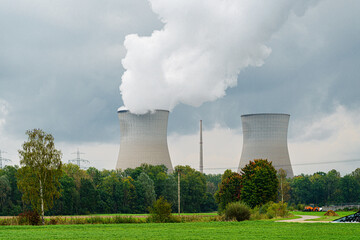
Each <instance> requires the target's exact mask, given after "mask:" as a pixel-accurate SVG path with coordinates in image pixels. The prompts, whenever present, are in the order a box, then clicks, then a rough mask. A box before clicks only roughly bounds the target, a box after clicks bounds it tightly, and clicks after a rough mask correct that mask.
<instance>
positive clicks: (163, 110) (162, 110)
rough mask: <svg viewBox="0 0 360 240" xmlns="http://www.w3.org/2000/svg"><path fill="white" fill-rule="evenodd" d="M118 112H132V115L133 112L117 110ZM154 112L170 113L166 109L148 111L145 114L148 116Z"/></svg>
mask: <svg viewBox="0 0 360 240" xmlns="http://www.w3.org/2000/svg"><path fill="white" fill-rule="evenodd" d="M117 112H118V113H123V112H130V113H131V111H130V110H117ZM152 112H168V113H169V112H170V111H169V110H165V109H154V110H153V111H151V110H148V111H147V112H146V113H144V114H147V113H152ZM134 114H136V113H134ZM136 115H143V114H136Z"/></svg>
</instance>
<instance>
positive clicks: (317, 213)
mask: <svg viewBox="0 0 360 240" xmlns="http://www.w3.org/2000/svg"><path fill="white" fill-rule="evenodd" d="M291 213H292V214H293V215H311V216H319V217H320V218H316V219H311V220H309V221H333V220H335V219H338V218H341V217H345V216H348V215H351V214H354V213H356V212H344V211H338V212H336V213H337V214H338V215H339V216H334V217H329V216H325V215H324V214H325V213H326V212H297V211H292V212H291Z"/></svg>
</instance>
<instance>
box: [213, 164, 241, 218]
mask: <svg viewBox="0 0 360 240" xmlns="http://www.w3.org/2000/svg"><path fill="white" fill-rule="evenodd" d="M241 189H242V177H241V175H240V174H238V173H236V172H232V171H231V170H226V171H225V172H224V174H223V176H222V179H221V183H220V184H219V189H218V191H217V192H216V193H215V200H216V202H217V203H218V204H219V212H223V211H224V210H225V207H226V206H227V205H228V204H229V203H231V202H237V201H240V199H241Z"/></svg>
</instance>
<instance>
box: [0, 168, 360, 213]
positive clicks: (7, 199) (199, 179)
mask: <svg viewBox="0 0 360 240" xmlns="http://www.w3.org/2000/svg"><path fill="white" fill-rule="evenodd" d="M18 169H19V167H18V166H5V167H4V168H3V169H0V215H2V216H15V215H18V214H19V213H21V212H23V211H24V210H26V209H29V208H30V205H26V204H24V203H23V201H22V199H21V197H22V193H21V192H20V191H19V189H18V187H17V174H18ZM62 171H63V174H62V176H61V178H60V188H61V189H60V190H61V197H60V198H59V199H57V200H56V201H55V203H54V207H53V208H52V209H51V210H49V211H47V212H46V215H82V214H95V213H98V214H99V213H100V214H107V213H147V212H148V209H149V207H150V206H152V204H153V202H154V201H155V200H156V199H158V198H159V197H160V196H163V197H164V198H165V199H166V200H167V201H168V202H170V203H171V204H172V208H173V212H177V211H178V210H177V201H178V187H177V186H178V173H179V175H180V196H181V198H180V199H181V204H180V206H181V212H188V213H193V212H213V211H217V210H218V203H217V202H216V201H215V197H214V196H215V195H216V192H217V191H218V188H219V185H220V184H221V179H222V174H203V173H200V172H199V171H196V170H195V169H193V168H191V167H190V166H177V167H176V168H175V170H174V171H173V172H172V173H169V172H168V171H167V169H166V167H165V166H163V165H159V166H151V165H142V166H141V167H138V168H135V169H126V170H124V171H121V170H98V169H96V168H94V167H90V168H88V169H87V170H83V169H80V168H79V167H78V166H77V165H75V164H64V165H63V167H62ZM227 171H229V170H227ZM278 178H279V194H278V201H281V200H283V201H285V202H287V203H288V204H289V206H295V205H297V204H310V203H313V204H316V205H319V206H323V205H331V204H344V203H359V202H360V168H358V169H356V170H354V171H353V172H352V173H350V174H347V175H345V176H341V175H340V173H339V172H337V171H336V170H331V171H329V172H328V173H324V172H317V173H314V174H311V175H305V174H301V175H298V176H295V177H293V178H286V177H285V176H283V175H281V174H278Z"/></svg>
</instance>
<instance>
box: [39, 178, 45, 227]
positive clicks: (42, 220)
mask: <svg viewBox="0 0 360 240" xmlns="http://www.w3.org/2000/svg"><path fill="white" fill-rule="evenodd" d="M39 181H40V201H41V222H42V225H45V220H44V194H43V186H42V182H41V180H39Z"/></svg>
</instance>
